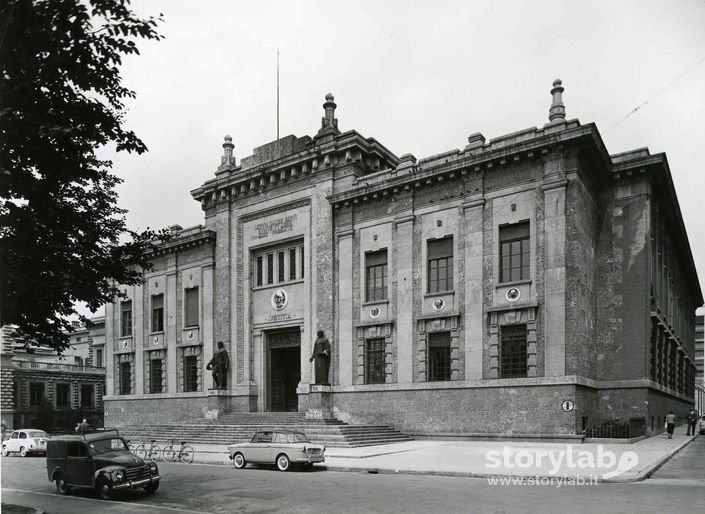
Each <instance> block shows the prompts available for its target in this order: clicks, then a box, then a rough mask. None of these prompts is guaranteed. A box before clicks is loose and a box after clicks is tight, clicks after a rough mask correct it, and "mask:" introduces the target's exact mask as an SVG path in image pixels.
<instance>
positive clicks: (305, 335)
mask: <svg viewBox="0 0 705 514" xmlns="http://www.w3.org/2000/svg"><path fill="white" fill-rule="evenodd" d="M562 92H563V87H562V85H561V82H560V81H556V82H555V83H554V87H553V89H552V90H551V94H552V103H551V106H550V110H549V123H547V124H546V125H544V126H543V127H542V128H530V129H527V130H522V131H519V132H514V133H511V134H508V135H505V136H501V137H497V138H495V139H492V140H490V141H486V139H485V138H484V137H483V135H482V134H479V133H478V134H473V135H471V136H470V137H469V138H468V144H467V146H465V147H464V148H463V149H460V150H458V149H456V150H451V151H448V152H446V153H442V154H439V155H434V156H430V157H425V158H423V159H417V158H416V157H414V156H413V155H411V154H405V155H402V156H399V157H398V156H396V155H395V154H393V153H392V152H391V151H389V150H388V149H387V148H386V147H385V146H383V145H382V144H381V143H380V142H378V141H377V140H375V139H373V138H368V137H364V136H363V135H361V134H360V133H358V132H357V131H355V130H350V131H347V132H341V130H340V129H339V128H338V120H337V119H336V117H335V109H336V104H335V103H334V101H333V100H334V98H333V96H332V95H328V96H326V99H325V103H324V104H323V108H324V112H325V113H324V116H323V118H322V124H321V125H322V126H321V128H320V130H319V131H318V133H317V134H316V135H315V136H313V137H309V136H304V137H295V136H293V135H291V136H287V137H284V138H281V139H278V140H276V141H274V142H271V143H268V144H266V145H264V146H260V147H258V148H255V150H254V152H253V154H252V155H250V156H248V157H244V158H242V159H239V160H238V159H236V156H235V152H234V144H233V142H232V139H231V138H230V137H229V136H226V138H225V143H224V144H223V148H224V155H223V156H222V160H221V164H220V166H219V167H218V168H217V170H216V171H215V176H214V177H212V178H210V179H208V180H206V182H205V183H203V185H202V186H201V187H198V188H197V189H195V190H193V191H192V193H191V194H192V196H193V198H194V199H195V200H197V201H199V202H200V203H201V207H202V209H203V212H204V215H205V225H204V226H198V227H195V228H190V229H185V230H182V229H181V228H180V227H174V236H175V237H174V238H173V239H172V240H170V241H169V242H167V243H164V244H163V245H161V246H160V248H159V249H158V251H157V252H155V254H154V255H153V262H154V265H155V268H154V270H152V271H150V272H149V273H147V274H146V276H145V278H146V281H145V283H144V285H142V286H137V287H126V288H124V291H125V293H126V295H127V298H126V299H122V300H116V302H115V303H114V304H113V305H111V306H108V308H107V311H106V315H107V321H106V334H107V335H106V337H107V340H108V345H107V348H106V356H107V359H108V362H110V363H111V364H110V365H109V366H108V371H107V389H108V395H107V396H106V397H105V399H104V401H105V409H106V424H107V425H110V424H114V425H117V424H120V422H121V421H125V420H127V419H129V420H130V422H136V421H143V422H145V423H147V422H154V421H162V422H163V421H187V420H190V419H195V418H199V417H200V418H202V417H203V416H204V414H206V413H207V412H208V411H211V413H212V412H213V410H215V409H217V410H218V411H219V412H238V411H244V412H254V411H259V412H268V411H302V412H307V413H308V415H309V416H311V417H321V416H323V417H327V416H332V417H336V418H338V419H340V420H343V421H347V422H352V423H383V424H389V425H392V426H394V427H396V428H398V429H400V430H402V431H406V432H409V433H417V434H423V433H426V434H450V433H455V434H460V433H464V434H471V433H492V434H496V433H502V434H543V435H570V434H581V433H582V432H583V431H584V430H586V428H588V427H590V426H594V425H597V424H600V423H603V422H605V421H612V420H617V421H624V422H627V421H629V420H630V419H632V420H633V419H635V418H636V419H637V420H640V421H641V423H642V426H643V425H646V426H647V429H649V430H656V431H657V430H659V429H660V428H661V427H662V426H663V417H664V416H665V415H666V413H667V412H668V410H669V409H673V410H674V412H676V414H678V415H683V414H684V413H685V412H686V411H687V409H688V408H689V406H690V405H691V404H692V403H693V397H694V396H693V395H694V373H695V367H694V333H695V329H694V312H695V308H696V307H697V306H699V305H701V304H702V303H703V297H702V293H701V290H700V287H699V285H698V280H697V276H696V271H695V266H694V263H693V258H692V255H691V251H690V247H689V243H688V237H687V234H686V230H685V227H684V225H683V220H682V217H681V213H680V209H679V206H678V200H677V198H676V193H675V190H674V187H673V181H672V178H671V174H670V170H669V166H668V161H667V159H666V156H665V155H664V154H655V155H652V154H651V153H650V152H649V151H648V150H647V149H645V148H642V149H638V150H634V151H630V152H626V153H620V154H616V155H610V154H609V153H608V151H607V149H606V148H605V145H604V143H603V141H602V138H601V136H600V133H599V131H598V129H597V127H596V126H595V125H594V124H592V123H591V124H586V125H583V124H581V123H580V122H579V121H578V120H567V119H566V117H565V108H564V106H563V102H562ZM318 330H323V331H324V332H325V334H326V336H327V337H328V338H329V339H330V341H331V344H332V359H331V364H330V385H316V384H315V383H314V382H315V381H314V377H313V376H312V374H313V365H312V364H311V363H310V362H309V357H310V356H311V350H312V345H313V341H314V339H315V337H316V332H317V331H318ZM218 341H223V342H224V343H225V347H226V349H227V350H228V352H229V356H230V363H231V365H230V369H229V376H228V383H227V386H226V387H225V388H223V389H217V390H216V389H213V382H212V378H211V374H210V372H209V371H207V370H206V364H207V363H208V362H209V361H210V359H211V358H212V356H213V353H214V348H215V347H216V343H217V342H218Z"/></svg>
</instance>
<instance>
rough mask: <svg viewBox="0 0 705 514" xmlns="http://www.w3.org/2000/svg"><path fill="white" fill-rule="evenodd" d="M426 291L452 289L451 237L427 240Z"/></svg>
mask: <svg viewBox="0 0 705 514" xmlns="http://www.w3.org/2000/svg"><path fill="white" fill-rule="evenodd" d="M427 257H428V292H429V293H440V292H443V291H452V290H453V238H452V237H445V238H443V239H433V240H431V241H429V242H428V256H427Z"/></svg>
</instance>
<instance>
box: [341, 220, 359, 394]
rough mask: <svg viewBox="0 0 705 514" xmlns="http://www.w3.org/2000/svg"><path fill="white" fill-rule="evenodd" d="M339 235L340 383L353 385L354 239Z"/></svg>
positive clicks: (348, 231)
mask: <svg viewBox="0 0 705 514" xmlns="http://www.w3.org/2000/svg"><path fill="white" fill-rule="evenodd" d="M354 233H355V232H354V230H347V231H345V232H341V233H339V234H338V337H337V339H338V340H337V343H338V344H337V346H338V348H337V356H338V383H339V384H340V385H353V335H354V334H353V264H352V263H353V261H352V252H353V249H352V247H353V237H354Z"/></svg>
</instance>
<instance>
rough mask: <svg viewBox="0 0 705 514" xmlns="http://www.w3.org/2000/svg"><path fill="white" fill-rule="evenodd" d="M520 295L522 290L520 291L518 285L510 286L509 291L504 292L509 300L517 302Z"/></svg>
mask: <svg viewBox="0 0 705 514" xmlns="http://www.w3.org/2000/svg"><path fill="white" fill-rule="evenodd" d="M520 296H521V291H519V290H518V289H517V288H516V287H510V288H509V289H507V292H506V293H504V297H505V298H506V299H507V301H508V302H516V301H517V300H518V299H519V297H520Z"/></svg>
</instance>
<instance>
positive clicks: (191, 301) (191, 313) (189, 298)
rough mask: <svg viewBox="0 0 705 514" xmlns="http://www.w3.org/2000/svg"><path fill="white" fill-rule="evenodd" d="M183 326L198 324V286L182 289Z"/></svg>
mask: <svg viewBox="0 0 705 514" xmlns="http://www.w3.org/2000/svg"><path fill="white" fill-rule="evenodd" d="M184 293H185V294H184V297H185V298H184V300H185V306H184V317H185V319H184V326H185V327H197V326H198V324H199V323H198V287H190V288H188V289H186V290H185V291H184Z"/></svg>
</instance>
